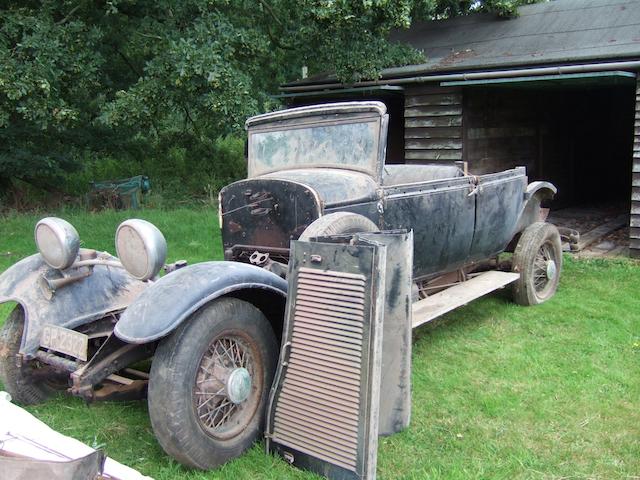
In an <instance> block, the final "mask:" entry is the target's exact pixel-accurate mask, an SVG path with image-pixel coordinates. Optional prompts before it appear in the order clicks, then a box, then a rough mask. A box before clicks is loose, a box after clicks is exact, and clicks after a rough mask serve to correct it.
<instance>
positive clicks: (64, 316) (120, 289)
mask: <svg viewBox="0 0 640 480" xmlns="http://www.w3.org/2000/svg"><path fill="white" fill-rule="evenodd" d="M104 257H105V258H106V259H109V260H116V258H115V257H112V256H111V255H108V254H104ZM84 268H86V267H83V269H84ZM73 270H75V269H74V268H71V269H68V270H67V271H65V274H67V275H74V274H75V273H76V272H74V271H73ZM44 276H46V277H47V278H53V279H55V278H61V277H62V275H61V274H60V272H59V271H58V270H55V269H52V268H51V267H49V266H48V265H47V264H46V263H45V262H44V260H43V258H42V257H41V256H40V254H36V255H32V256H30V257H27V258H25V259H23V260H21V261H19V262H18V263H16V264H15V265H13V266H11V267H9V268H8V269H7V270H6V271H5V272H3V273H2V275H0V303H3V302H8V301H15V302H18V303H19V304H20V305H22V307H23V308H24V310H25V332H24V335H23V337H22V344H21V347H20V353H22V354H25V355H26V356H27V357H30V356H33V355H34V354H35V352H36V350H37V349H38V346H39V344H40V336H41V334H42V329H43V327H44V325H47V324H49V325H57V326H60V327H64V328H69V329H74V328H77V327H79V326H81V325H84V324H87V323H90V322H93V321H95V320H97V319H100V318H102V317H104V316H105V315H107V314H109V313H110V312H113V311H117V310H121V309H123V308H126V307H127V305H129V304H130V303H131V301H132V300H133V299H134V298H136V297H137V296H138V295H139V294H140V293H141V292H142V291H143V290H144V289H145V288H146V287H147V285H146V284H145V283H143V282H139V281H137V280H135V279H134V278H132V277H131V276H130V275H129V274H128V273H127V272H126V271H125V270H124V269H122V268H116V267H111V266H106V265H96V266H95V267H93V272H92V274H91V275H90V276H87V277H86V278H83V279H81V280H79V281H77V282H74V283H71V284H69V285H65V286H64V287H62V288H59V289H58V290H56V291H55V292H53V293H52V292H51V291H49V289H48V288H47V287H46V286H44V285H43V280H42V279H43V277H44Z"/></svg>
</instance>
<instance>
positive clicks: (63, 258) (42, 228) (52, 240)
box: [34, 217, 80, 270]
mask: <svg viewBox="0 0 640 480" xmlns="http://www.w3.org/2000/svg"><path fill="white" fill-rule="evenodd" d="M34 236H35V239H36V245H37V246H38V251H39V252H40V255H42V258H44V261H45V262H47V264H48V265H49V266H51V267H53V268H57V269H60V270H64V269H65V268H69V267H70V266H71V265H72V264H73V262H74V261H75V260H76V257H77V256H78V250H79V249H80V237H79V236H78V232H77V231H76V229H75V228H74V227H73V225H71V224H70V223H69V222H67V221H66V220H63V219H61V218H56V217H47V218H43V219H42V220H40V221H39V222H38V223H37V224H36V228H35V231H34Z"/></svg>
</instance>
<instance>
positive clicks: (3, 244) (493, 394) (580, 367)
mask: <svg viewBox="0 0 640 480" xmlns="http://www.w3.org/2000/svg"><path fill="white" fill-rule="evenodd" d="M131 215H135V216H138V217H140V218H145V219H147V220H150V221H152V222H153V223H155V224H156V225H157V226H158V227H160V229H161V230H162V231H163V232H164V234H165V236H166V238H167V241H168V244H169V261H174V260H177V259H181V258H184V259H187V260H188V261H189V262H198V261H202V260H208V259H220V258H221V256H222V252H221V247H220V237H219V233H218V232H217V220H216V212H215V211H212V210H207V209H191V210H190V209H180V210H173V211H156V210H145V211H141V212H133V213H131V212H103V213H96V214H91V213H67V214H65V213H62V214H60V216H62V217H64V218H66V219H67V220H69V221H71V222H72V223H73V224H74V225H75V226H76V228H77V229H78V231H79V233H80V236H81V238H82V240H83V245H84V246H87V247H91V248H97V249H100V250H107V251H110V252H114V247H113V235H114V232H115V229H116V227H117V225H118V223H119V222H120V221H121V220H123V219H125V218H127V217H129V216H131ZM38 218H39V217H38V216H33V215H20V216H9V217H0V271H2V270H4V269H6V268H7V267H9V266H10V265H11V264H13V263H14V262H16V261H17V260H19V259H20V258H22V257H24V256H26V255H29V254H31V253H34V252H35V245H34V243H33V234H32V232H33V225H34V223H35V221H36V220H37V219H38ZM10 308H11V307H10V306H6V305H5V306H0V318H1V319H2V320H0V322H2V321H4V320H3V319H4V318H5V317H6V315H7V314H8V313H9V311H10ZM412 378H413V411H412V419H411V426H410V428H409V429H407V430H406V431H405V432H402V433H400V434H397V435H394V436H392V437H388V438H384V439H381V441H380V447H379V451H378V477H379V478H384V479H392V478H416V479H418V478H420V479H421V478H451V479H467V478H504V479H511V478H540V479H541V478H601V479H617V478H620V479H629V478H640V264H639V263H637V262H633V261H630V260H617V261H604V260H602V261H575V260H572V259H566V261H565V269H564V272H563V276H562V280H561V284H560V289H559V291H558V294H557V295H556V296H555V297H554V298H553V299H552V300H551V301H550V302H548V303H546V304H544V305H541V306H538V307H530V308H525V307H519V306H516V305H514V304H513V303H511V302H510V300H509V295H508V292H506V291H505V292H499V293H497V294H494V295H491V296H489V297H487V298H484V299H482V300H479V301H476V302H474V303H472V304H470V305H468V306H466V307H464V308H461V309H459V310H457V311H455V312H452V313H451V314H448V315H447V316H445V317H443V319H442V320H441V321H439V323H438V324H437V325H434V326H426V327H423V328H421V329H419V330H418V331H416V332H414V342H413V377H412ZM383 390H384V386H383ZM28 410H29V411H30V412H32V413H33V414H34V415H36V416H37V417H38V418H39V419H41V420H43V421H44V422H46V423H48V424H49V425H50V426H52V427H53V428H55V429H57V430H58V431H60V432H62V433H64V434H66V435H70V436H72V437H75V438H78V439H79V440H81V441H83V442H86V443H88V444H89V445H92V446H95V447H103V448H104V449H105V450H106V452H107V453H108V455H110V456H112V457H113V458H115V459H116V460H119V461H121V462H123V463H125V464H128V465H130V466H132V467H134V468H137V469H139V470H140V471H141V472H143V473H145V474H147V475H150V476H153V477H155V478H157V479H175V478H185V479H186V478H188V479H204V478H221V479H223V478H229V479H233V480H238V479H245V478H246V479H249V478H251V479H253V478H272V479H276V478H316V477H314V476H313V475H311V474H308V473H305V472H302V471H299V470H296V469H294V468H292V467H290V466H288V465H287V464H285V463H284V462H283V461H281V460H279V459H278V458H275V457H270V456H268V455H266V454H265V453H264V451H263V447H262V445H261V444H258V445H256V446H254V448H253V449H252V450H250V451H249V452H248V453H247V454H245V455H244V456H243V457H242V458H240V459H238V460H236V461H233V462H231V463H229V464H227V465H225V466H224V467H223V468H221V469H219V470H217V471H212V472H207V473H205V472H195V471H189V470H187V469H184V468H182V467H181V466H180V465H179V464H177V463H175V462H173V461H172V460H171V459H170V458H169V457H167V456H166V455H165V454H164V453H163V452H162V450H161V449H160V447H159V446H158V444H157V443H156V442H155V439H154V437H153V432H152V430H151V426H150V424H149V420H148V417H147V408H146V403H145V402H128V403H102V404H94V405H90V406H87V405H85V404H84V403H83V402H82V401H80V400H78V399H74V398H71V397H67V396H59V397H58V398H55V399H53V400H52V401H50V402H48V403H47V404H44V405H41V406H36V407H29V408H28Z"/></svg>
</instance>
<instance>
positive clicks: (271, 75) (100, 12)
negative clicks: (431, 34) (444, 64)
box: [0, 0, 530, 187]
mask: <svg viewBox="0 0 640 480" xmlns="http://www.w3.org/2000/svg"><path fill="white" fill-rule="evenodd" d="M520 3H530V2H529V1H528V0H486V1H476V0H359V1H353V0H352V1H349V0H297V1H294V0H258V1H257V2H256V1H254V0H108V1H106V2H90V1H88V0H75V1H71V0H45V1H43V2H35V1H26V2H25V1H22V2H9V3H7V4H5V5H6V6H3V7H0V13H1V15H2V16H1V18H2V20H1V23H0V65H2V68H0V185H4V186H5V187H6V186H7V184H8V182H9V180H10V179H11V178H20V179H23V180H25V181H27V182H30V183H33V184H37V185H42V186H48V187H52V186H54V185H56V182H58V181H59V178H60V177H61V175H63V174H64V173H65V172H68V171H70V170H73V169H74V168H78V167H79V166H81V163H82V161H86V159H87V158H103V157H111V158H114V157H116V158H138V157H139V156H140V155H146V156H152V157H154V158H155V159H156V160H157V161H158V162H161V161H162V158H163V157H164V156H165V154H166V152H167V151H168V149H170V148H182V149H185V150H186V151H188V152H189V154H190V155H191V156H193V157H196V156H200V157H204V158H209V157H211V156H212V155H213V153H214V150H215V146H214V145H213V144H212V143H211V142H212V139H215V138H218V137H220V136H225V135H229V134H238V133H239V132H242V126H243V123H244V120H245V119H246V117H248V116H249V115H252V114H255V113H257V112H260V111H266V110H269V109H272V108H273V107H274V106H275V105H276V102H275V101H274V100H273V98H272V97H271V96H270V95H272V94H274V93H276V92H277V87H278V85H279V84H281V83H283V82H285V81H289V80H292V79H294V78H296V76H297V75H298V73H299V72H300V70H301V67H302V66H303V65H304V66H307V67H308V68H309V70H310V71H311V72H312V73H313V72H323V71H334V72H336V74H337V75H338V78H339V79H341V80H343V81H347V82H352V81H357V80H361V79H369V78H375V77H376V76H377V75H378V74H379V72H380V70H381V69H382V68H384V67H387V66H391V65H405V64H409V63H416V62H419V61H421V56H420V54H419V53H418V52H416V51H414V50H412V49H411V48H409V47H407V46H402V45H394V44H391V43H389V42H388V41H387V40H386V37H387V34H388V32H389V31H390V30H391V29H393V28H403V27H408V26H409V25H410V23H411V21H412V19H413V18H433V17H445V16H451V15H459V14H463V13H466V12H469V11H472V10H478V9H485V10H493V11H498V12H501V13H503V14H504V13H505V12H506V13H507V14H508V13H509V12H511V13H512V12H513V11H514V10H513V9H514V5H517V4H520ZM209 164H210V168H211V169H213V170H215V169H216V168H217V167H216V164H215V161H212V162H209ZM205 167H206V165H205V164H203V163H201V164H198V168H205Z"/></svg>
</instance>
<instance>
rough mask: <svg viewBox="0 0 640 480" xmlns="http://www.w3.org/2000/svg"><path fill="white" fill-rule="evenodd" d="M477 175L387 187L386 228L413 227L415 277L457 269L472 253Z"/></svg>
mask: <svg viewBox="0 0 640 480" xmlns="http://www.w3.org/2000/svg"><path fill="white" fill-rule="evenodd" d="M473 191H474V183H473V177H468V176H467V177H459V178H449V179H445V180H432V181H428V182H421V183H411V184H405V185H392V186H385V187H384V212H383V214H382V217H383V221H382V223H383V225H384V229H411V230H413V236H414V271H413V274H414V277H415V278H419V277H424V276H427V275H430V274H433V273H437V272H441V271H447V270H455V269H456V268H458V267H460V266H462V265H463V264H464V263H465V261H466V260H467V258H468V256H469V251H470V249H471V244H472V241H473V233H474V222H475V202H476V199H475V198H474V195H471V196H470V194H471V193H472V192H473Z"/></svg>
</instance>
